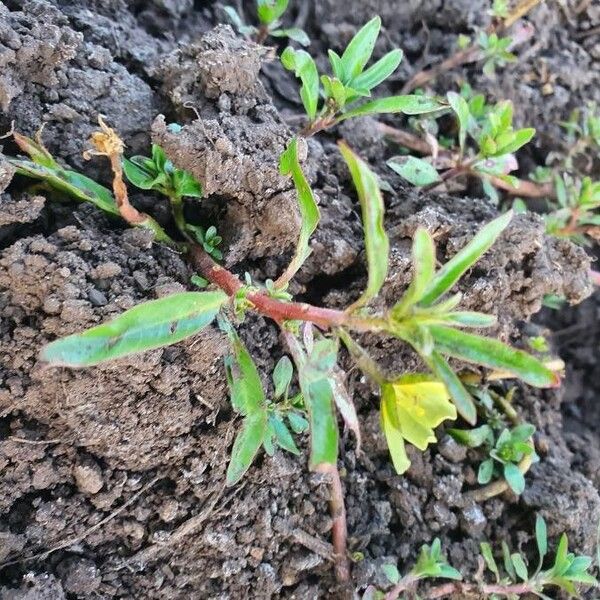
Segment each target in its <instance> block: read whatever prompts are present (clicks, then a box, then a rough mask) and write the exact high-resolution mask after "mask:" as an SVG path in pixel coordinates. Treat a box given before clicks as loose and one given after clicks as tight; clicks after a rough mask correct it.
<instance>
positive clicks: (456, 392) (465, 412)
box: [423, 350, 477, 425]
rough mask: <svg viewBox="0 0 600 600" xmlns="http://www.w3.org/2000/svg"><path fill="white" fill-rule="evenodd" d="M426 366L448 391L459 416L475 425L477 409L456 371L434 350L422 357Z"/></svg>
mask: <svg viewBox="0 0 600 600" xmlns="http://www.w3.org/2000/svg"><path fill="white" fill-rule="evenodd" d="M423 358H424V360H425V362H426V363H427V366H428V367H429V368H430V369H431V370H432V371H433V373H434V375H435V376H436V377H438V378H439V379H440V381H442V382H443V383H444V385H445V386H446V388H447V389H448V393H449V394H450V397H451V398H452V402H454V406H456V410H458V412H459V414H460V416H461V417H462V418H463V419H464V420H465V421H467V423H470V424H471V425H475V423H476V422H477V410H476V408H475V403H474V402H473V398H471V394H469V392H467V390H466V388H465V386H464V385H463V384H462V382H461V380H460V379H459V378H458V376H457V375H456V373H455V372H454V371H453V370H452V369H451V368H450V365H449V364H448V363H447V362H446V360H445V359H444V357H443V356H442V355H441V354H439V352H436V351H435V350H434V351H433V352H432V353H431V354H430V356H428V357H423Z"/></svg>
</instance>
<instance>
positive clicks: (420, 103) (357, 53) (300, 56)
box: [281, 17, 443, 136]
mask: <svg viewBox="0 0 600 600" xmlns="http://www.w3.org/2000/svg"><path fill="white" fill-rule="evenodd" d="M380 29H381V18H380V17H374V18H373V19H371V20H370V21H369V22H368V23H367V24H366V25H364V26H363V27H362V28H361V29H360V30H359V31H358V32H357V33H356V35H355V36H354V37H353V38H352V40H351V41H350V43H349V44H348V46H347V47H346V49H345V51H344V52H343V54H342V56H339V55H338V54H336V53H335V52H334V51H333V50H329V62H330V65H331V69H332V75H321V76H319V72H318V69H317V65H316V63H315V61H314V60H313V58H312V57H311V56H310V54H308V53H307V52H306V51H304V50H295V49H294V48H291V47H288V48H286V49H285V50H284V52H283V54H282V55H281V63H282V64H283V66H284V67H285V68H286V69H288V70H290V71H293V72H294V73H295V75H296V77H298V78H299V79H300V81H301V82H302V87H301V89H300V98H301V99H302V104H303V105H304V109H305V111H306V115H307V116H308V119H309V123H308V125H307V126H306V128H305V129H304V131H303V134H304V135H307V136H308V135H313V134H314V133H316V132H318V131H321V130H323V129H327V128H328V127H332V126H333V125H335V124H337V123H340V122H341V121H343V120H345V119H349V118H352V117H361V116H366V115H374V114H381V113H404V114H407V115H416V114H423V113H430V112H435V111H438V110H440V109H441V108H443V104H442V103H440V102H439V101H438V100H436V99H434V98H429V97H427V96H419V95H404V96H391V97H388V98H381V99H378V100H371V101H369V102H364V103H362V104H359V101H360V100H362V99H363V98H368V97H370V96H371V92H372V91H373V90H374V89H375V88H376V87H377V86H378V85H379V84H381V83H382V82H383V81H385V80H386V79H387V78H388V77H390V75H392V74H393V73H394V71H395V70H396V69H397V68H398V65H399V64H400V61H401V60H402V51H401V50H392V51H391V52H388V53H387V54H386V55H385V56H383V57H382V58H380V59H379V60H378V61H376V62H375V63H374V64H372V65H371V66H370V67H368V68H367V63H368V62H369V61H370V59H371V55H372V54H373V50H374V48H375V42H376V41H377V38H378V37H379V31H380ZM321 96H322V97H323V101H322V103H321V107H320V108H319V104H320V98H321Z"/></svg>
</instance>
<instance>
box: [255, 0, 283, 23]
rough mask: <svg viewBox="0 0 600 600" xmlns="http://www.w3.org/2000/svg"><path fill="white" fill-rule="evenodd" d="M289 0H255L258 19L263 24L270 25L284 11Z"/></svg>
mask: <svg viewBox="0 0 600 600" xmlns="http://www.w3.org/2000/svg"><path fill="white" fill-rule="evenodd" d="M288 3H289V0H256V13H257V15H258V20H259V21H260V22H261V23H262V24H264V25H270V24H271V23H273V22H274V21H276V20H277V19H279V17H281V15H283V13H284V12H285V11H286V9H287V6H288Z"/></svg>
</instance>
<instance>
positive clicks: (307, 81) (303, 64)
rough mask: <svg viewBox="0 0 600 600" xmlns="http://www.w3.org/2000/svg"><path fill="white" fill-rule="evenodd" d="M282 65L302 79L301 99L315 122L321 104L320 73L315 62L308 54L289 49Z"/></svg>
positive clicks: (285, 53)
mask: <svg viewBox="0 0 600 600" xmlns="http://www.w3.org/2000/svg"><path fill="white" fill-rule="evenodd" d="M281 64H282V65H283V66H284V67H285V68H286V69H288V71H294V73H295V75H296V77H299V78H300V81H301V82H302V87H301V89H300V98H302V104H303V105H304V110H306V114H307V115H308V117H309V119H310V120H311V121H312V120H314V119H315V117H316V116H317V106H318V103H319V72H318V71H317V65H316V64H315V61H314V60H313V59H312V58H311V56H310V54H308V52H305V51H304V50H294V49H293V48H291V47H288V48H286V49H285V50H284V51H283V53H282V55H281Z"/></svg>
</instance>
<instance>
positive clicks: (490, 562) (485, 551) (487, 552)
mask: <svg viewBox="0 0 600 600" xmlns="http://www.w3.org/2000/svg"><path fill="white" fill-rule="evenodd" d="M479 547H480V548H481V556H483V560H484V561H485V564H486V565H487V568H488V569H489V570H490V571H491V572H492V573H493V574H494V575H495V577H496V581H498V580H499V579H500V572H499V571H498V565H497V564H496V560H495V559H494V555H493V553H492V547H491V546H490V545H489V544H488V543H487V542H481V543H480V544H479Z"/></svg>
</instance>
